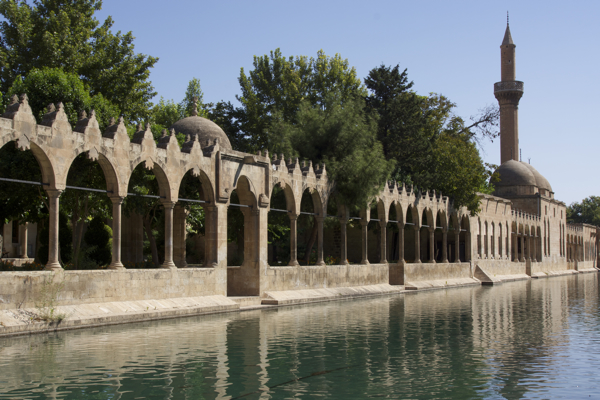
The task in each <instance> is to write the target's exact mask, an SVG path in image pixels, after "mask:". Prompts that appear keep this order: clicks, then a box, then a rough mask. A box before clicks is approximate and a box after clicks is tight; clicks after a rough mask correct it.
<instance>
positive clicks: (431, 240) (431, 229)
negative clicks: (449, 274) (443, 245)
mask: <svg viewBox="0 0 600 400" xmlns="http://www.w3.org/2000/svg"><path fill="white" fill-rule="evenodd" d="M429 262H430V263H432V264H435V228H434V227H433V226H430V227H429Z"/></svg>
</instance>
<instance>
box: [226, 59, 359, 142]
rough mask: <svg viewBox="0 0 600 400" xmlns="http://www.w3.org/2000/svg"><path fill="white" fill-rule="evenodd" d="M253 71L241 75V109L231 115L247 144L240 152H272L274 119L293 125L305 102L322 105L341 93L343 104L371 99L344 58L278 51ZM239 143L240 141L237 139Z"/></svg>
mask: <svg viewBox="0 0 600 400" xmlns="http://www.w3.org/2000/svg"><path fill="white" fill-rule="evenodd" d="M253 65H254V69H253V70H252V71H250V72H249V74H248V75H246V74H245V72H244V69H243V68H242V69H241V71H240V77H239V79H238V80H239V82H240V89H241V92H242V94H241V95H240V96H237V99H238V100H239V101H240V102H241V103H242V106H241V107H240V108H238V109H236V112H235V113H230V114H229V116H230V117H232V118H235V119H236V120H237V121H239V126H240V131H239V132H238V133H239V134H241V135H242V136H243V139H245V140H239V142H242V143H245V145H246V147H245V148H243V149H238V150H241V151H247V152H255V151H257V150H261V149H272V148H273V147H274V144H275V143H276V139H275V138H273V137H272V136H271V134H270V132H269V127H270V125H271V124H272V123H273V119H274V117H275V116H276V115H277V118H279V119H281V120H282V121H284V122H289V123H294V122H295V119H296V115H297V113H298V111H299V109H300V105H301V103H303V102H305V103H307V104H310V105H311V106H317V105H320V106H323V105H324V103H325V102H326V98H327V95H328V94H329V93H336V96H338V98H339V100H340V101H344V100H345V99H346V98H349V97H353V96H356V95H357V94H360V95H366V91H365V89H364V87H363V86H362V84H361V82H360V79H359V78H357V76H356V70H355V69H354V68H352V67H350V65H349V63H348V60H346V59H342V58H341V56H340V55H339V54H336V55H335V56H333V57H328V56H327V55H325V53H324V52H323V50H320V51H319V52H318V53H317V57H316V58H312V57H311V58H308V57H306V56H296V57H293V56H290V57H289V58H285V57H284V56H283V55H282V54H281V51H280V50H279V49H276V50H275V51H271V53H270V55H264V56H262V57H256V56H255V57H254V62H253ZM234 141H235V140H234Z"/></svg>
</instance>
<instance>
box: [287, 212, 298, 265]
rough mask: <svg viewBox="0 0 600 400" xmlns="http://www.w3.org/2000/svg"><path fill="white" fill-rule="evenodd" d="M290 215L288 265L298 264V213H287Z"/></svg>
mask: <svg viewBox="0 0 600 400" xmlns="http://www.w3.org/2000/svg"><path fill="white" fill-rule="evenodd" d="M288 217H290V262H289V264H288V265H290V266H293V267H295V266H298V265H300V264H299V263H298V214H292V213H288Z"/></svg>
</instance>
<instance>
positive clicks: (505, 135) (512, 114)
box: [494, 16, 523, 164]
mask: <svg viewBox="0 0 600 400" xmlns="http://www.w3.org/2000/svg"><path fill="white" fill-rule="evenodd" d="M515 47H516V46H515V44H514V43H513V40H512V37H511V35H510V28H509V26H508V16H507V21H506V33H505V34H504V40H503V41H502V44H501V45H500V55H501V63H502V76H501V81H500V82H496V83H495V84H494V96H496V99H497V100H498V103H499V104H500V163H502V164H503V163H505V162H506V161H508V160H519V100H520V99H521V96H523V82H520V81H517V80H515V79H516V73H515Z"/></svg>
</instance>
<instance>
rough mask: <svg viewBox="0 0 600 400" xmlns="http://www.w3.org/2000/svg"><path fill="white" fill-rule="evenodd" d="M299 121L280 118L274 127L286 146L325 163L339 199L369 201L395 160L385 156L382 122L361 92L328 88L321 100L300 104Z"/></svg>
mask: <svg viewBox="0 0 600 400" xmlns="http://www.w3.org/2000/svg"><path fill="white" fill-rule="evenodd" d="M295 119H296V123H292V122H286V121H285V120H284V119H283V118H279V119H276V120H275V122H274V123H273V125H272V126H271V128H270V131H271V132H272V134H273V136H274V137H277V138H278V140H277V142H276V143H278V144H277V145H276V144H274V145H273V151H275V152H278V153H279V152H283V153H287V154H291V155H294V156H298V157H300V158H302V159H307V160H310V161H312V162H313V163H315V165H314V166H313V168H316V167H317V165H316V163H323V162H324V163H325V164H326V170H327V174H328V176H329V177H330V178H331V179H333V180H334V181H335V184H336V188H335V190H336V193H337V194H338V196H339V200H340V201H341V202H342V203H343V204H347V205H348V206H359V207H360V206H364V205H366V204H368V200H369V199H370V198H371V197H372V196H374V195H375V194H376V193H378V192H379V191H380V190H381V188H382V187H383V185H384V183H385V182H386V180H387V179H388V177H389V174H390V172H391V169H392V168H393V166H394V161H393V160H390V161H386V159H385V156H384V154H383V147H382V145H381V143H380V142H379V141H378V140H377V137H376V134H377V122H376V120H375V118H372V117H369V116H368V115H366V113H365V102H364V99H363V98H361V97H358V96H355V97H354V98H346V99H345V100H344V101H341V99H340V95H337V96H336V95H335V94H333V93H332V94H329V95H328V96H327V97H326V99H325V101H323V102H322V103H321V104H320V105H316V106H315V105H312V104H311V103H310V102H309V101H305V102H303V103H302V104H301V106H300V109H299V111H298V113H297V115H296V117H295Z"/></svg>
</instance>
